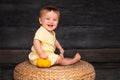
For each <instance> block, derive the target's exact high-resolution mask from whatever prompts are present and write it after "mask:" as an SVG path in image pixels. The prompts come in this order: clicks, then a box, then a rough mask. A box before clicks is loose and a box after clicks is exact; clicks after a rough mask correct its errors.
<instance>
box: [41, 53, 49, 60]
mask: <svg viewBox="0 0 120 80" xmlns="http://www.w3.org/2000/svg"><path fill="white" fill-rule="evenodd" d="M40 58H43V59H47V58H48V55H47V54H45V53H43V54H41V55H40Z"/></svg>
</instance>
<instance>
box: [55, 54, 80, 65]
mask: <svg viewBox="0 0 120 80" xmlns="http://www.w3.org/2000/svg"><path fill="white" fill-rule="evenodd" d="M80 58H81V56H80V54H79V53H76V55H75V56H74V58H62V57H61V56H59V57H58V59H57V61H56V62H55V64H60V65H70V64H74V63H76V62H78V61H79V60H80Z"/></svg>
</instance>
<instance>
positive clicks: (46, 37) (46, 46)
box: [29, 26, 58, 65]
mask: <svg viewBox="0 0 120 80" xmlns="http://www.w3.org/2000/svg"><path fill="white" fill-rule="evenodd" d="M52 33H53V34H51V33H50V32H49V31H47V30H46V29H45V28H44V27H42V26H41V27H40V28H39V29H38V30H37V32H36V33H35V37H34V39H38V40H40V41H41V43H42V49H43V50H44V52H45V53H46V54H47V55H48V59H49V60H50V61H51V65H53V64H54V63H55V61H56V60H57V58H58V55H57V54H55V53H54V52H55V49H56V47H55V40H56V36H55V32H54V31H53V32H52ZM31 50H32V51H31V52H30V54H29V60H30V62H31V63H32V64H33V65H37V64H36V61H37V59H38V58H39V56H38V53H37V52H36V50H35V49H34V46H32V48H31Z"/></svg>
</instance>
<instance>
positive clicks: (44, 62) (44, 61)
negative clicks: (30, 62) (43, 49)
mask: <svg viewBox="0 0 120 80" xmlns="http://www.w3.org/2000/svg"><path fill="white" fill-rule="evenodd" d="M37 66H38V67H50V66H51V61H50V60H48V59H41V58H38V59H37Z"/></svg>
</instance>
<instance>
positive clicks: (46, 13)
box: [29, 6, 81, 66]
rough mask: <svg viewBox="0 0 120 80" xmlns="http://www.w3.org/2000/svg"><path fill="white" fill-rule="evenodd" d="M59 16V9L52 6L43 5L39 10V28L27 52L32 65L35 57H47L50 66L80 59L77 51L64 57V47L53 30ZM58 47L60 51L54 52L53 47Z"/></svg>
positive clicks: (34, 62) (70, 62) (68, 63)
mask: <svg viewBox="0 0 120 80" xmlns="http://www.w3.org/2000/svg"><path fill="white" fill-rule="evenodd" d="M59 18H60V11H59V10H58V9H57V8H55V7H52V6H46V7H43V8H42V9H41V11H40V16H39V23H40V24H41V26H40V28H39V29H38V30H37V31H36V33H35V36H34V41H33V46H32V48H31V53H30V54H29V60H30V62H31V63H32V64H33V65H36V66H37V59H38V58H42V59H48V60H50V61H51V66H52V65H55V64H59V65H70V64H74V63H76V62H78V61H80V59H81V56H80V54H79V53H76V55H75V56H74V57H73V58H64V56H63V54H64V49H63V48H62V46H61V45H60V43H59V41H58V40H57V39H56V35H55V32H54V30H55V29H56V28H57V25H58V22H59ZM56 48H58V49H59V51H60V53H59V55H58V54H55V53H54V52H55V49H56Z"/></svg>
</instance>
